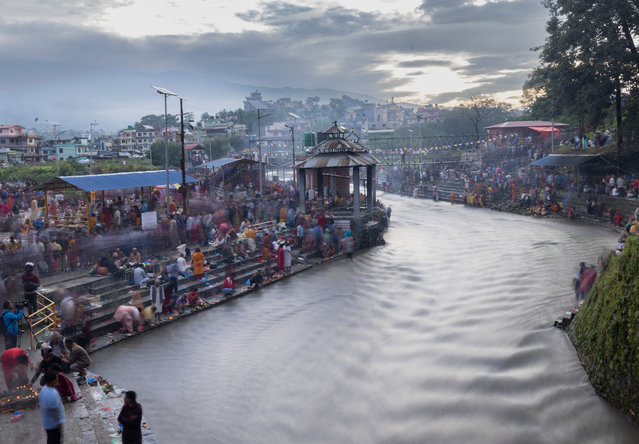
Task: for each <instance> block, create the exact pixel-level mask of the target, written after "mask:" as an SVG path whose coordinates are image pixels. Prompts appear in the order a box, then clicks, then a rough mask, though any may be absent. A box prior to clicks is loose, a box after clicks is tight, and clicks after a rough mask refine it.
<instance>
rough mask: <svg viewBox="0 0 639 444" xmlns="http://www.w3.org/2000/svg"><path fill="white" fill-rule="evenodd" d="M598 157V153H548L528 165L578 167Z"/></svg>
mask: <svg viewBox="0 0 639 444" xmlns="http://www.w3.org/2000/svg"><path fill="white" fill-rule="evenodd" d="M600 157H601V156H600V155H599V154H550V155H548V156H546V157H542V158H541V159H539V160H537V161H535V162H533V163H531V164H530V165H531V166H544V167H579V166H581V165H583V164H585V163H587V162H590V161H592V160H595V159H597V158H600Z"/></svg>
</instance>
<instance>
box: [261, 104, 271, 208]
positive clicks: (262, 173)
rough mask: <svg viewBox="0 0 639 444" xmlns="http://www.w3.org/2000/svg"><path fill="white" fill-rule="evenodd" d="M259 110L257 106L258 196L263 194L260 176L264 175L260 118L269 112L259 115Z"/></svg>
mask: <svg viewBox="0 0 639 444" xmlns="http://www.w3.org/2000/svg"><path fill="white" fill-rule="evenodd" d="M260 111H261V109H260V108H258V109H257V144H258V145H257V155H258V162H259V167H260V197H262V195H263V188H264V185H263V179H262V176H263V175H264V165H263V164H262V125H261V123H260V120H262V119H263V118H264V117H268V116H270V115H271V114H273V113H271V114H266V115H265V116H260Z"/></svg>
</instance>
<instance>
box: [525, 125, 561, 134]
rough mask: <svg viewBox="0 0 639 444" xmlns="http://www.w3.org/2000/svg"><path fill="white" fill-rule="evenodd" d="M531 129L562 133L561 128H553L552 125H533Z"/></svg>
mask: <svg viewBox="0 0 639 444" xmlns="http://www.w3.org/2000/svg"><path fill="white" fill-rule="evenodd" d="M530 129H531V130H533V131H537V132H538V133H553V132H555V133H557V134H559V133H560V131H559V128H557V127H554V128H553V127H552V126H531V127H530Z"/></svg>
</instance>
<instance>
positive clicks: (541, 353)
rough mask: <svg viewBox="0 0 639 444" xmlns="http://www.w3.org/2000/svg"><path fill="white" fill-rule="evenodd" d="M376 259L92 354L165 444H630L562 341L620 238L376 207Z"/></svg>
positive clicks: (444, 208)
mask: <svg viewBox="0 0 639 444" xmlns="http://www.w3.org/2000/svg"><path fill="white" fill-rule="evenodd" d="M380 197H381V199H382V200H383V201H384V202H385V203H386V204H390V205H391V206H392V210H393V212H392V218H391V226H390V229H389V231H388V233H387V234H386V236H385V238H386V240H387V245H385V246H383V247H378V248H375V249H373V250H370V251H366V252H363V253H359V254H357V255H356V256H355V257H354V259H353V260H352V261H349V260H340V261H337V262H335V263H331V264H327V265H325V266H322V267H318V268H316V269H314V270H312V271H309V272H305V273H302V274H300V275H297V276H295V277H293V278H292V279H288V280H286V281H284V282H281V283H278V284H277V285H274V286H270V287H267V288H265V289H262V290H261V291H259V292H256V293H252V294H250V295H247V296H245V297H243V298H240V299H238V300H236V301H233V302H231V303H228V304H225V305H222V306H220V307H218V308H215V309H213V310H210V311H208V312H205V313H202V314H198V315H196V316H193V317H192V318H190V319H187V320H183V321H180V322H178V323H176V324H175V325H171V326H167V327H165V328H162V329H159V330H157V331H154V332H152V333H151V334H149V335H144V336H141V337H139V338H135V339H132V340H130V341H127V342H124V343H122V344H119V345H117V346H114V347H111V348H108V349H106V350H104V351H101V352H99V353H96V354H95V355H94V356H93V360H94V361H93V362H94V364H93V366H92V369H93V370H94V371H96V372H98V373H101V374H103V375H105V376H107V377H108V378H109V379H110V380H112V381H113V382H114V383H116V384H119V385H123V386H126V387H128V388H130V389H133V390H136V391H137V392H138V396H139V399H140V402H141V404H142V406H143V408H144V412H145V416H146V417H147V418H148V419H149V422H150V425H151V427H152V428H153V430H154V432H155V434H156V436H157V437H158V439H159V441H160V442H162V443H181V442H192V443H209V442H211V443H225V444H229V443H355V442H357V443H403V442H406V443H549V444H550V443H552V444H556V443H575V442H579V443H580V444H584V443H609V442H615V443H637V442H639V427H637V426H636V425H634V424H632V423H631V422H630V421H629V420H628V419H627V418H626V417H625V416H624V415H623V414H621V413H619V412H618V411H617V410H615V409H614V408H613V407H611V406H610V405H609V404H608V403H607V402H605V401H603V400H602V399H600V398H599V397H598V396H597V395H596V394H595V393H594V391H593V389H592V387H591V386H590V384H589V383H588V380H587V377H586V374H585V373H584V371H583V369H582V367H581V365H580V364H579V361H578V358H577V355H576V353H575V351H574V349H573V347H572V346H571V344H570V342H569V340H568V338H567V336H566V334H565V333H564V332H563V331H561V330H558V329H555V328H553V327H552V323H553V321H554V319H555V318H556V317H557V316H558V315H559V314H561V313H562V312H563V311H565V309H567V308H569V307H570V306H571V304H572V303H573V294H572V290H571V284H570V279H571V276H572V274H573V273H574V271H575V270H576V266H577V264H578V262H579V261H581V260H585V261H588V262H596V261H597V258H598V257H599V256H600V255H601V254H602V253H604V252H605V251H606V250H607V249H608V248H610V247H611V246H612V245H613V243H614V239H615V234H614V233H612V232H611V231H609V230H606V229H604V228H601V227H596V226H590V225H583V224H573V223H567V222H565V221H559V220H549V219H535V218H530V217H522V216H517V215H512V214H507V213H497V212H493V211H489V210H483V209H473V208H465V207H463V206H461V205H454V206H453V205H450V204H449V203H446V202H438V203H436V202H433V201H431V200H417V199H411V198H406V197H399V196H393V195H389V194H386V195H384V194H381V196H380Z"/></svg>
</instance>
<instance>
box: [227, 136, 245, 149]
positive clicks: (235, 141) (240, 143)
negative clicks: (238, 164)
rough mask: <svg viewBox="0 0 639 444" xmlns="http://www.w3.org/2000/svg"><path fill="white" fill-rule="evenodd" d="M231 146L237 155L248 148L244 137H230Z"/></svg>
mask: <svg viewBox="0 0 639 444" xmlns="http://www.w3.org/2000/svg"><path fill="white" fill-rule="evenodd" d="M229 144H230V145H231V148H232V149H233V151H235V152H236V153H239V152H240V151H242V150H243V149H244V148H246V141H245V139H244V137H242V136H231V137H229Z"/></svg>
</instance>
